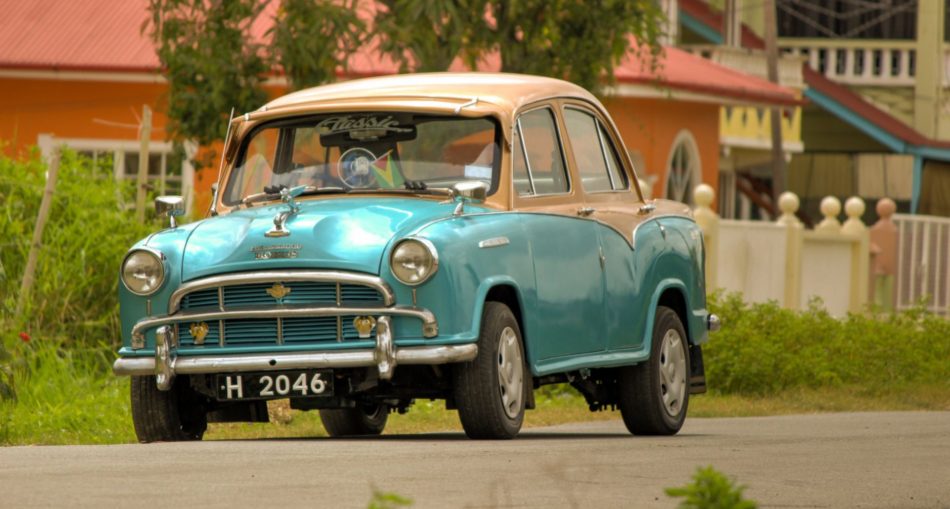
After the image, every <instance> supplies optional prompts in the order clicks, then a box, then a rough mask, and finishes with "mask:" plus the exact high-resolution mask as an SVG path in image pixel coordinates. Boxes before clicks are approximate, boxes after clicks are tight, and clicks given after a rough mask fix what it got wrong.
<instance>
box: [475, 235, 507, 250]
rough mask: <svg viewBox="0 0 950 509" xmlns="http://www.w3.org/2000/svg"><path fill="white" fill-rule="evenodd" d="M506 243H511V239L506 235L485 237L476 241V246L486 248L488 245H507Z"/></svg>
mask: <svg viewBox="0 0 950 509" xmlns="http://www.w3.org/2000/svg"><path fill="white" fill-rule="evenodd" d="M508 244H511V241H510V240H508V237H494V238H491V239H485V240H483V241H480V242H479V243H478V247H480V248H482V249H486V248H490V247H501V246H507V245H508Z"/></svg>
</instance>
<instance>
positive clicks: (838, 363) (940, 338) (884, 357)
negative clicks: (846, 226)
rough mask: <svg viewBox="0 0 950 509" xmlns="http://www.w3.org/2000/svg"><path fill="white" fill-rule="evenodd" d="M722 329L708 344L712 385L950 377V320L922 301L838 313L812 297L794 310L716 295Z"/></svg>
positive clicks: (895, 383)
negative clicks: (891, 309) (886, 309)
mask: <svg viewBox="0 0 950 509" xmlns="http://www.w3.org/2000/svg"><path fill="white" fill-rule="evenodd" d="M709 301H710V302H709V307H710V308H711V310H712V311H713V312H714V313H717V314H718V315H719V316H720V317H721V318H722V329H721V330H720V331H719V332H717V333H715V334H712V335H711V339H710V341H709V343H708V344H707V345H706V346H705V347H704V349H703V355H704V361H705V364H706V376H707V383H708V386H709V388H710V389H711V390H712V391H715V392H719V393H736V394H749V395H770V394H776V393H779V392H781V391H783V390H785V389H791V388H818V387H829V386H832V387H833V386H862V387H864V388H865V389H866V390H868V391H870V392H871V393H872V394H874V393H879V392H880V391H885V390H891V389H899V388H906V387H907V386H915V385H947V384H948V380H950V362H948V361H947V359H950V320H947V319H946V318H944V317H941V316H938V315H934V314H931V313H928V312H926V311H925V310H924V308H923V307H922V306H921V307H919V308H914V309H910V310H907V311H903V312H898V313H882V312H874V311H870V312H867V313H860V314H849V315H847V316H846V317H843V318H835V317H832V316H831V315H829V314H828V312H827V311H825V310H824V309H823V308H822V305H821V302H820V301H818V300H815V301H812V302H811V303H810V304H809V306H808V307H807V309H804V310H801V311H792V310H788V309H783V308H782V307H780V306H779V305H778V304H777V303H775V302H770V303H765V304H749V303H746V302H743V300H742V298H741V296H740V295H738V294H731V295H721V294H716V295H713V296H711V297H710V299H709Z"/></svg>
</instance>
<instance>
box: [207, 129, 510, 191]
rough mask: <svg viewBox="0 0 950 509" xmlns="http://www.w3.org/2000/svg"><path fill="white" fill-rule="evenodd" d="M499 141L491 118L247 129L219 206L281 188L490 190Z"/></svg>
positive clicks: (495, 175) (495, 186) (496, 170)
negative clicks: (474, 184)
mask: <svg viewBox="0 0 950 509" xmlns="http://www.w3.org/2000/svg"><path fill="white" fill-rule="evenodd" d="M499 139H500V136H499V133H498V129H497V123H496V122H495V120H493V119H492V118H488V117H485V118H460V117H445V116H431V115H415V114H411V113H351V114H347V113H343V114H341V113H334V114H330V115H321V116H316V117H307V118H305V119H294V120H291V121H286V120H285V121H278V122H273V123H269V124H265V125H263V126H262V127H259V128H257V129H255V130H254V131H253V132H252V133H251V135H250V136H249V137H248V139H247V141H246V142H244V144H243V145H242V147H241V150H240V153H239V155H238V161H237V165H236V166H235V169H234V170H233V171H232V172H231V175H230V177H229V178H228V181H227V184H226V188H225V192H224V194H223V197H224V202H225V203H226V204H228V205H235V204H238V203H240V202H241V200H243V199H244V198H247V197H248V196H252V195H255V194H260V193H263V192H268V193H271V192H274V191H275V190H277V189H279V188H280V187H281V186H285V187H293V186H300V185H306V186H310V187H309V189H311V190H326V191H327V192H333V191H335V190H338V191H340V192H359V191H360V190H379V189H407V188H412V189H420V188H423V187H450V186H452V185H453V184H456V183H458V182H461V181H466V180H480V181H484V182H485V183H487V184H488V185H489V188H490V191H489V192H490V193H491V192H494V190H495V188H497V185H496V184H497V180H498V178H497V175H498V168H499V159H500V155H499V154H500V146H499Z"/></svg>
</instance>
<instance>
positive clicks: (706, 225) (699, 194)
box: [693, 184, 719, 292]
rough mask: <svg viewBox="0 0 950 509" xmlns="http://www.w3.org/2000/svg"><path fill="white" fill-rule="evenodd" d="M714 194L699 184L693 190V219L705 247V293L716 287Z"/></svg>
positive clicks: (716, 246)
mask: <svg viewBox="0 0 950 509" xmlns="http://www.w3.org/2000/svg"><path fill="white" fill-rule="evenodd" d="M715 198H716V193H715V191H713V188H712V186H710V185H708V184H700V185H698V186H696V189H694V190H693V201H694V202H695V203H696V208H695V209H694V210H693V218H694V219H695V220H696V224H698V225H699V228H700V229H701V230H702V231H703V242H704V243H705V246H706V291H707V292H711V291H714V290H715V289H716V288H717V286H716V282H717V278H716V272H717V270H718V267H719V264H718V262H719V214H716V212H715V211H713V209H712V203H713V200H714V199H715Z"/></svg>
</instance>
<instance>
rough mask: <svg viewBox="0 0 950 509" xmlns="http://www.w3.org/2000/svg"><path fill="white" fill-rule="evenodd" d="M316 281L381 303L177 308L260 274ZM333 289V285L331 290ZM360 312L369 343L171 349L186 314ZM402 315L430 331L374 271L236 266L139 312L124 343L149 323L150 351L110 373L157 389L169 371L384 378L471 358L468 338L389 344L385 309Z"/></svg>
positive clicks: (139, 340)
mask: <svg viewBox="0 0 950 509" xmlns="http://www.w3.org/2000/svg"><path fill="white" fill-rule="evenodd" d="M301 281H303V282H317V283H333V284H337V285H339V284H357V285H363V286H368V287H372V288H374V289H376V290H377V291H378V292H379V293H380V294H381V295H382V297H383V302H382V304H383V305H382V306H366V307H353V306H342V305H341V302H340V300H339V298H338V300H337V305H336V306H317V305H313V306H311V305H296V306H279V307H269V308H243V309H234V310H228V309H225V307H224V306H223V305H221V306H220V309H218V310H214V311H181V312H179V311H178V309H179V307H180V305H181V302H182V299H183V298H184V296H185V295H187V294H188V293H191V292H195V291H198V290H207V289H209V288H218V289H219V291H220V289H222V288H224V287H227V286H237V285H244V284H253V283H262V282H301ZM337 294H338V295H339V290H338V291H337ZM354 314H356V315H367V316H372V317H374V318H375V319H376V327H375V329H376V337H375V342H376V344H375V346H374V347H373V348H372V349H365V348H364V349H353V350H333V351H314V352H286V353H278V352H274V353H264V354H261V353H255V354H231V355H226V354H222V355H199V356H179V355H178V354H177V349H178V344H179V342H178V337H176V327H175V325H177V324H180V323H183V322H184V323H187V322H194V321H211V320H226V319H229V318H277V319H283V318H302V317H325V316H344V315H354ZM393 316H407V317H412V318H417V319H419V320H420V321H421V322H422V332H423V336H425V337H427V338H431V337H435V336H436V335H438V330H439V328H438V322H437V321H436V318H435V316H434V315H433V314H432V312H430V311H429V310H427V309H423V308H418V307H406V306H396V305H395V297H394V295H393V292H392V289H391V288H390V287H389V285H388V284H387V283H386V282H385V281H383V280H382V279H380V278H377V277H375V276H369V275H363V274H351V273H345V272H327V271H288V272H257V273H241V274H234V275H226V276H215V277H210V278H205V279H202V280H199V281H194V282H189V283H186V284H184V285H182V286H181V287H180V288H179V289H178V290H176V291H175V292H174V293H173V294H172V296H171V298H170V299H169V314H168V315H164V316H157V317H149V318H145V319H143V320H140V321H139V322H138V323H136V324H135V326H134V327H133V329H132V348H133V349H141V348H144V347H145V332H146V331H148V330H151V329H155V338H156V345H155V355H154V356H152V357H120V358H119V359H117V360H116V361H115V364H113V366H112V370H113V372H114V373H115V374H116V375H124V376H129V375H139V376H142V375H155V379H156V383H157V385H158V388H159V389H163V390H167V389H169V388H171V386H172V382H173V381H174V378H175V376H176V375H192V374H210V373H237V372H248V371H281V370H290V369H313V368H354V367H372V366H375V367H376V368H377V369H378V370H379V377H380V378H381V379H384V380H388V379H390V378H392V376H393V371H394V369H395V368H396V366H397V365H398V364H448V363H452V362H464V361H469V360H472V359H474V358H475V356H476V355H477V353H478V347H477V346H476V345H474V344H465V345H447V346H446V345H443V346H415V347H405V348H397V347H396V346H395V344H394V342H393V333H392V325H391V317H393Z"/></svg>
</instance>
